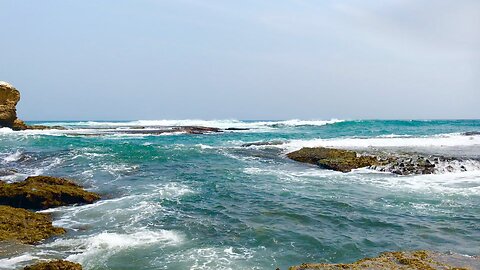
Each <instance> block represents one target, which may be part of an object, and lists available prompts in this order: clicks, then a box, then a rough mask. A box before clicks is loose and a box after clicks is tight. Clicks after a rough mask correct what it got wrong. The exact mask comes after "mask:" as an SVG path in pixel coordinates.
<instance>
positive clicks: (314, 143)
mask: <svg viewBox="0 0 480 270" xmlns="http://www.w3.org/2000/svg"><path fill="white" fill-rule="evenodd" d="M472 145H480V136H464V135H460V134H442V135H436V136H425V137H404V136H399V137H394V136H389V137H384V136H383V137H375V138H335V139H312V140H291V141H290V142H288V143H286V144H283V145H281V146H280V147H283V148H286V149H287V150H289V151H293V150H298V149H300V148H302V147H319V146H323V147H339V148H342V147H343V148H367V147H428V146H433V147H449V146H472Z"/></svg>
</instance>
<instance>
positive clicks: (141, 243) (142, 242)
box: [46, 228, 183, 269]
mask: <svg viewBox="0 0 480 270" xmlns="http://www.w3.org/2000/svg"><path fill="white" fill-rule="evenodd" d="M182 241H183V236H182V235H180V234H179V233H177V232H175V231H168V230H147V229H146V228H137V229H136V230H135V231H134V232H132V233H118V232H102V233H99V234H95V235H91V236H87V237H79V238H75V239H58V240H56V241H55V242H53V243H50V244H47V245H46V247H53V248H67V249H69V250H71V253H73V254H72V255H70V256H68V257H67V258H66V260H69V261H74V262H79V263H81V264H82V265H83V266H84V267H85V268H87V269H88V268H93V267H99V266H102V264H103V263H104V262H105V261H106V260H108V258H109V257H110V256H112V255H114V254H116V253H119V252H122V251H124V250H135V249H141V248H145V247H148V246H150V245H155V246H171V245H177V244H180V243H181V242H182Z"/></svg>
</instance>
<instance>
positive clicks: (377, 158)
mask: <svg viewBox="0 0 480 270" xmlns="http://www.w3.org/2000/svg"><path fill="white" fill-rule="evenodd" d="M287 156H288V157H289V158H290V159H293V160H296V161H299V162H304V163H310V164H315V165H319V166H320V167H322V168H325V169H331V170H336V171H341V172H349V171H351V170H352V169H357V168H362V167H366V168H368V169H372V170H376V171H381V172H390V173H394V174H398V175H415V174H433V173H437V172H455V171H457V172H458V171H459V172H462V171H466V170H467V168H466V167H465V166H464V165H461V162H462V160H459V159H456V158H449V157H444V156H424V155H421V154H415V153H411V154H408V153H407V154H405V153H403V154H399V153H387V152H378V151H376V152H372V151H371V152H362V153H358V152H355V151H351V150H343V149H334V148H325V147H315V148H302V149H301V150H298V151H295V152H292V153H289V154H287ZM460 165H461V166H460Z"/></svg>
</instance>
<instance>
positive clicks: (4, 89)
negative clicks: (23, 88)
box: [0, 81, 20, 128]
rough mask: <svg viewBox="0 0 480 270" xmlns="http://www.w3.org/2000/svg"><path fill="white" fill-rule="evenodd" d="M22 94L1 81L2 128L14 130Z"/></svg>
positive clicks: (0, 113)
mask: <svg viewBox="0 0 480 270" xmlns="http://www.w3.org/2000/svg"><path fill="white" fill-rule="evenodd" d="M18 101H20V92H18V90H17V89H15V87H13V86H12V85H11V84H9V83H7V82H3V81H0V127H9V128H12V127H13V125H14V122H15V120H16V119H17V108H16V106H17V103H18Z"/></svg>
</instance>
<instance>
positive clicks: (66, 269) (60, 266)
mask: <svg viewBox="0 0 480 270" xmlns="http://www.w3.org/2000/svg"><path fill="white" fill-rule="evenodd" d="M23 270H82V266H81V265H80V264H78V263H73V262H69V261H64V260H56V261H48V262H39V263H36V264H34V265H30V266H26V267H25V268H23Z"/></svg>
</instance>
